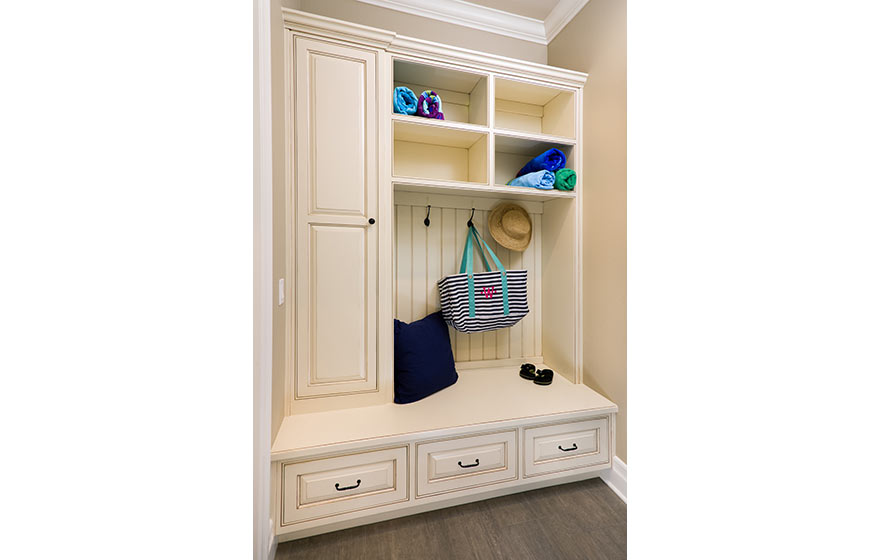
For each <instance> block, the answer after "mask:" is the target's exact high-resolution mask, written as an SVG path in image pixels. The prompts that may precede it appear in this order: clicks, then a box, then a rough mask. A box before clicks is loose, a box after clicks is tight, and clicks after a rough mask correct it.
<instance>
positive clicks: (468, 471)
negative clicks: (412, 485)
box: [416, 430, 516, 497]
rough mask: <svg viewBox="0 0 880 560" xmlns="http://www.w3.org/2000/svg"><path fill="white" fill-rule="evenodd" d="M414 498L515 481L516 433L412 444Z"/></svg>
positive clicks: (507, 432) (511, 431)
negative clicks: (414, 455)
mask: <svg viewBox="0 0 880 560" xmlns="http://www.w3.org/2000/svg"><path fill="white" fill-rule="evenodd" d="M416 455H417V457H418V459H417V461H418V462H417V463H416V480H417V488H416V497H423V496H431V495H434V494H441V493H445V492H451V491H454V490H462V489H465V488H473V487H476V486H484V485H486V484H494V483H496V482H502V481H505V480H513V479H515V478H516V430H509V431H506V432H496V433H491V434H480V435H476V436H468V437H461V438H454V439H447V440H442V441H432V442H425V443H418V444H416Z"/></svg>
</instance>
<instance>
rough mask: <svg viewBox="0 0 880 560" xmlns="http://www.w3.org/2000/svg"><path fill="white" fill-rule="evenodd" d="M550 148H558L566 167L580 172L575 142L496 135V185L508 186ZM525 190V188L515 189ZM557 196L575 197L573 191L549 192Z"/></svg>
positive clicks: (516, 135) (522, 135)
mask: <svg viewBox="0 0 880 560" xmlns="http://www.w3.org/2000/svg"><path fill="white" fill-rule="evenodd" d="M550 148H556V149H557V150H560V151H561V152H562V153H563V154H565V159H566V164H565V167H567V168H569V169H574V170H575V172H577V171H578V169H577V166H576V162H575V161H574V160H573V159H572V156H573V155H574V142H566V141H562V140H556V141H547V140H544V139H539V138H532V137H530V135H527V134H518V133H511V134H503V133H496V134H495V183H496V184H497V185H506V184H507V182H508V181H510V180H511V179H513V178H514V177H516V173H517V171H519V170H520V169H522V167H523V166H524V165H525V164H527V163H528V162H529V160H531V159H532V158H533V157H535V156H537V155H540V154H542V153H544V152H545V151H547V150H549V149H550ZM515 188H524V187H515ZM548 192H549V193H551V194H554V195H557V196H571V197H573V196H574V193H573V192H572V191H559V190H555V189H554V190H552V191H548Z"/></svg>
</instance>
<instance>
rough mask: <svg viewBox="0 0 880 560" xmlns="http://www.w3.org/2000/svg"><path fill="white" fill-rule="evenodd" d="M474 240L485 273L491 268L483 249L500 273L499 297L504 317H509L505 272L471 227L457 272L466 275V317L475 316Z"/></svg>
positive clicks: (490, 270)
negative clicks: (502, 303) (501, 301)
mask: <svg viewBox="0 0 880 560" xmlns="http://www.w3.org/2000/svg"><path fill="white" fill-rule="evenodd" d="M474 239H476V240H477V251H478V252H479V253H480V257H481V258H482V260H483V265H484V266H485V267H486V271H487V272H492V267H491V266H489V262H488V261H487V260H486V255H485V253H484V252H483V249H484V248H485V250H486V251H488V253H489V256H490V257H492V261H493V262H494V263H495V267H496V269H497V270H498V272H500V273H501V297H502V300H503V302H504V315H510V304H509V301H508V296H507V270H506V269H505V268H504V267H503V266H502V265H501V261H500V260H498V257H497V256H496V255H495V253H494V251H492V249H491V248H490V247H489V245H488V244H487V243H486V241H485V240H483V238H482V237H481V236H480V232H479V231H477V228H475V227H473V226H471V227H469V228H468V236H467V239H466V240H465V242H464V252H463V253H462V256H461V266H460V267H459V271H458V273H459V274H464V273H467V275H468V317H475V316H476V308H475V307H476V306H475V301H474V300H475V297H476V296H475V294H474Z"/></svg>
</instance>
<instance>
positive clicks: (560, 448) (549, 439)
mask: <svg viewBox="0 0 880 560" xmlns="http://www.w3.org/2000/svg"><path fill="white" fill-rule="evenodd" d="M608 422H609V419H608V417H607V416H601V417H598V418H590V419H587V420H582V421H578V422H566V423H563V424H548V425H542V426H534V427H531V428H526V429H525V430H524V434H523V462H524V467H523V472H524V474H525V476H527V477H528V476H537V475H542V474H549V473H554V472H559V471H567V470H571V469H579V468H583V467H590V466H594V465H600V464H604V463H608V464H610V459H609V446H608Z"/></svg>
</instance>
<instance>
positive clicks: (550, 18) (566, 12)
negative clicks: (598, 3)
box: [544, 0, 590, 44]
mask: <svg viewBox="0 0 880 560" xmlns="http://www.w3.org/2000/svg"><path fill="white" fill-rule="evenodd" d="M589 1H590V0H559V3H557V4H556V7H555V8H553V11H551V12H550V13H549V14H547V17H546V18H545V19H544V36H545V38H546V40H547V42H546V43H545V44H549V43H550V41H552V40H553V39H554V38H555V37H556V36H557V35H558V34H559V32H560V31H562V29H563V28H564V27H565V26H566V25H568V22H570V21H571V20H572V19H574V16H576V15H578V13H579V12H580V11H581V9H583V7H584V6H586V5H587V2H589Z"/></svg>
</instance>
